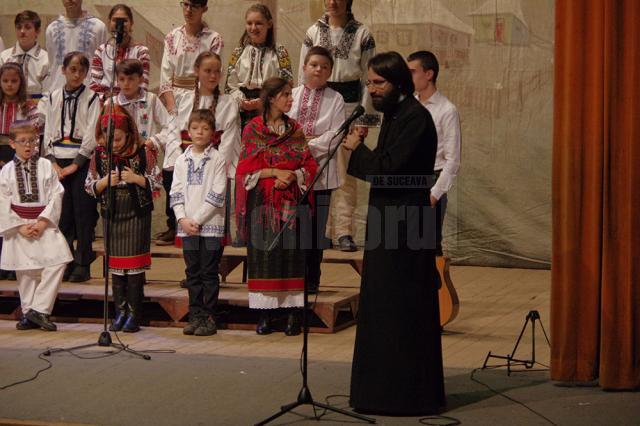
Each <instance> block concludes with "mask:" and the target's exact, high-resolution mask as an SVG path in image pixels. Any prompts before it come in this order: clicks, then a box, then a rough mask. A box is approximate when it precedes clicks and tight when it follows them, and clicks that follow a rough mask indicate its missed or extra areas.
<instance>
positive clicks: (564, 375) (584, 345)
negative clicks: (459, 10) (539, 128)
mask: <svg viewBox="0 0 640 426" xmlns="http://www.w3.org/2000/svg"><path fill="white" fill-rule="evenodd" d="M639 22H640V1H638V0H615V1H612V0H582V1H574V0H557V2H556V51H555V61H556V64H555V81H554V87H555V89H554V141H553V266H552V289H551V328H552V350H551V378H552V379H553V380H559V381H591V380H594V379H598V380H599V384H600V386H602V387H603V388H605V389H634V388H638V387H640V282H639V277H640V275H639V274H638V269H639V265H640V132H639V130H640V59H639V58H640V25H639V24H638V23H639Z"/></svg>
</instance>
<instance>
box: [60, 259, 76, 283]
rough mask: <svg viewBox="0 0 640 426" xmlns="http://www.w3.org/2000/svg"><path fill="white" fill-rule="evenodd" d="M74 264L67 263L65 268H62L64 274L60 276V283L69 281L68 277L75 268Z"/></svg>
mask: <svg viewBox="0 0 640 426" xmlns="http://www.w3.org/2000/svg"><path fill="white" fill-rule="evenodd" d="M75 266H76V264H75V263H73V262H69V263H67V267H66V268H64V274H63V275H62V281H69V277H70V276H71V273H72V272H73V268H75Z"/></svg>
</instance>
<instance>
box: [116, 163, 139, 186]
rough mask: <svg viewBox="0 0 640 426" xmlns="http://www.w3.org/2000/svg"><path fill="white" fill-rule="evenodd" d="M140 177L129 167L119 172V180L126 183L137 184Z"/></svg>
mask: <svg viewBox="0 0 640 426" xmlns="http://www.w3.org/2000/svg"><path fill="white" fill-rule="evenodd" d="M140 177H141V176H140V175H139V174H137V173H136V172H134V171H133V169H131V168H130V167H125V168H124V170H123V171H121V172H120V180H122V181H124V182H126V183H137V184H139V182H140Z"/></svg>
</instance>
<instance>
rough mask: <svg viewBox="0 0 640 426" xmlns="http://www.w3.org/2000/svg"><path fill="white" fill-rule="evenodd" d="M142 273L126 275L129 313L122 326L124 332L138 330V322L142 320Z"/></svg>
mask: <svg viewBox="0 0 640 426" xmlns="http://www.w3.org/2000/svg"><path fill="white" fill-rule="evenodd" d="M143 284H144V274H135V275H128V276H127V305H128V306H129V314H128V315H127V321H126V322H125V323H124V326H123V327H122V331H124V332H125V333H135V332H137V331H140V323H141V322H142V299H143V298H144V290H143Z"/></svg>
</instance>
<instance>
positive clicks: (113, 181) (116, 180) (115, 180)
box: [102, 170, 120, 186]
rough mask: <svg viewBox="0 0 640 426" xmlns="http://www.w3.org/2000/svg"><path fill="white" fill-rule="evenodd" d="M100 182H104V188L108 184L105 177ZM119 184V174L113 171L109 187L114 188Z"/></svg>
mask: <svg viewBox="0 0 640 426" xmlns="http://www.w3.org/2000/svg"><path fill="white" fill-rule="evenodd" d="M102 180H104V184H105V186H106V185H107V183H108V182H107V176H105V177H103V178H102ZM119 183H120V174H119V173H118V172H117V171H115V170H113V171H112V172H111V186H116V185H117V184H119Z"/></svg>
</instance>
